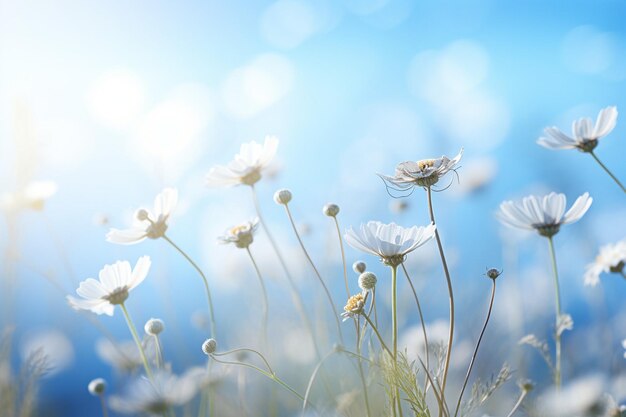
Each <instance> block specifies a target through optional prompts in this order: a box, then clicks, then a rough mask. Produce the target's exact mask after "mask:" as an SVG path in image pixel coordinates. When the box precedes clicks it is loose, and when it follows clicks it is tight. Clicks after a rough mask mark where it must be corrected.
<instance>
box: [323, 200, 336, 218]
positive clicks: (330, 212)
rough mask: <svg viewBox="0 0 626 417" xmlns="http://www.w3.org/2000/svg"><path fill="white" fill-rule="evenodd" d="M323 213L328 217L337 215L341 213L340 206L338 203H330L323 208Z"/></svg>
mask: <svg viewBox="0 0 626 417" xmlns="http://www.w3.org/2000/svg"><path fill="white" fill-rule="evenodd" d="M322 213H324V215H325V216H328V217H336V216H337V214H339V206H338V205H337V204H333V203H328V204H326V205H325V206H324V207H323V208H322Z"/></svg>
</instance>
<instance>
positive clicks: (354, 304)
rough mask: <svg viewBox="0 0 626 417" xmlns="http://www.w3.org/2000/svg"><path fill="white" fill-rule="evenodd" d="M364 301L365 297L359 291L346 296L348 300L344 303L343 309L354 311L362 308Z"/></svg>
mask: <svg viewBox="0 0 626 417" xmlns="http://www.w3.org/2000/svg"><path fill="white" fill-rule="evenodd" d="M364 303H365V298H364V296H363V294H361V293H359V294H356V295H353V296H352V297H350V298H348V302H347V303H346V306H345V307H344V308H343V309H344V310H345V311H347V312H355V311H358V310H360V309H362V308H363V304H364Z"/></svg>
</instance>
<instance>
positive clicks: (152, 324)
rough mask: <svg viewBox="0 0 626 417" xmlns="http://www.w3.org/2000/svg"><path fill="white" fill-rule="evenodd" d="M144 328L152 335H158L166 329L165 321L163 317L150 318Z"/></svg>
mask: <svg viewBox="0 0 626 417" xmlns="http://www.w3.org/2000/svg"><path fill="white" fill-rule="evenodd" d="M143 329H144V330H145V331H146V333H147V334H149V335H150V336H156V335H158V334H159V333H161V332H162V331H163V330H165V323H163V320H161V319H150V320H148V321H147V322H146V325H145V326H143Z"/></svg>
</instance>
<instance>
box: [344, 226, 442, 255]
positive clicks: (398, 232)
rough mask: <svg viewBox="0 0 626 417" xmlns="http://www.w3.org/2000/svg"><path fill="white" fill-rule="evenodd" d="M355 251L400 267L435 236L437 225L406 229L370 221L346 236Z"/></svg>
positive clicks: (349, 231) (348, 232)
mask: <svg viewBox="0 0 626 417" xmlns="http://www.w3.org/2000/svg"><path fill="white" fill-rule="evenodd" d="M344 236H345V239H346V242H347V243H348V244H349V245H350V246H352V247H353V248H355V249H358V250H361V251H363V252H366V253H369V254H372V255H375V256H378V257H380V258H381V259H382V261H383V262H384V263H385V264H387V265H392V266H393V265H399V264H400V263H401V262H403V261H404V258H405V257H406V255H407V254H408V253H410V252H412V251H414V250H415V249H417V248H419V247H420V246H422V245H423V244H425V243H426V242H428V241H429V240H430V239H432V238H433V237H434V236H435V225H434V224H432V223H431V224H429V225H428V226H426V227H421V226H420V227H418V226H413V227H411V228H408V229H405V228H404V227H402V226H398V225H397V224H395V223H390V224H384V223H381V222H378V221H369V222H367V224H365V225H363V224H362V225H361V227H360V229H359V230H358V231H354V230H353V229H352V228H350V230H348V231H346V234H345V235H344Z"/></svg>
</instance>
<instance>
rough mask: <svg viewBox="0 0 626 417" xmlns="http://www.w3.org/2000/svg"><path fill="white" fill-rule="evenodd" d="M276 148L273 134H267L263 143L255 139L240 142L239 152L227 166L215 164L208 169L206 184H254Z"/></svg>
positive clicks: (220, 185) (223, 185)
mask: <svg viewBox="0 0 626 417" xmlns="http://www.w3.org/2000/svg"><path fill="white" fill-rule="evenodd" d="M277 149H278V139H277V138H276V137H274V136H267V137H266V138H265V142H264V144H263V145H261V144H259V143H257V142H255V141H252V142H249V143H244V144H242V145H241V148H240V150H239V153H238V154H237V155H235V159H233V160H232V161H231V162H230V163H229V164H228V166H223V165H217V166H215V167H213V168H211V169H210V170H209V173H208V174H207V177H206V179H207V185H208V186H209V187H226V186H232V185H239V184H245V185H254V184H255V183H256V182H257V181H259V180H260V179H261V172H262V171H263V170H264V169H265V168H266V167H267V166H268V165H269V164H270V162H271V161H272V159H274V156H275V155H276V150H277Z"/></svg>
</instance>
